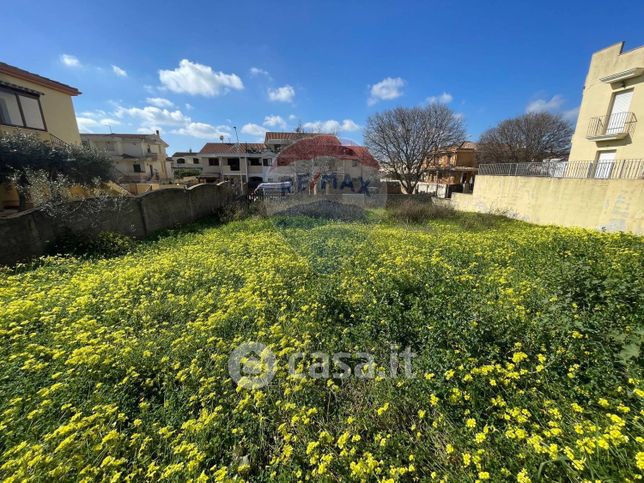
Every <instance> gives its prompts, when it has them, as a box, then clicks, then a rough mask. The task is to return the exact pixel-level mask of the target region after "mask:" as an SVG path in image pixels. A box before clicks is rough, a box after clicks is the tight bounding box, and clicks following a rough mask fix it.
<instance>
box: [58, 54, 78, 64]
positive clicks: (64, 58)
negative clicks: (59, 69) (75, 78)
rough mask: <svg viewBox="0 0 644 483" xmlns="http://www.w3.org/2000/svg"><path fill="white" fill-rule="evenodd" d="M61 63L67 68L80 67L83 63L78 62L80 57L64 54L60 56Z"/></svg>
mask: <svg viewBox="0 0 644 483" xmlns="http://www.w3.org/2000/svg"><path fill="white" fill-rule="evenodd" d="M60 61H61V62H62V63H63V64H65V65H66V66H67V67H80V65H81V63H80V60H78V57H75V56H73V55H69V54H63V55H61V56H60Z"/></svg>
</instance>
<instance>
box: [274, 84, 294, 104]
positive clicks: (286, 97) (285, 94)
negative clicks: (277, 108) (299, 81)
mask: <svg viewBox="0 0 644 483" xmlns="http://www.w3.org/2000/svg"><path fill="white" fill-rule="evenodd" d="M294 97H295V89H293V87H292V86H290V85H288V84H287V85H285V86H282V87H278V88H276V89H271V88H269V89H268V99H269V100H271V101H274V102H292V101H293V98H294Z"/></svg>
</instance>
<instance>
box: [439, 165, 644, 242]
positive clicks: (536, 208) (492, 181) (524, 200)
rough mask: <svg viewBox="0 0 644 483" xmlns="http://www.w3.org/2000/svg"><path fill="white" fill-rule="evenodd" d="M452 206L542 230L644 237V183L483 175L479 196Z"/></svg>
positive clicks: (459, 197) (463, 197) (461, 197)
mask: <svg viewBox="0 0 644 483" xmlns="http://www.w3.org/2000/svg"><path fill="white" fill-rule="evenodd" d="M451 205H452V206H453V207H454V208H455V209H457V210H461V211H475V212H479V213H495V212H497V213H500V214H505V215H506V216H510V217H512V218H517V219H520V220H524V221H528V222H530V223H536V224H538V225H560V226H576V227H581V228H590V229H593V230H605V231H628V232H632V233H636V234H639V235H644V180H637V179H567V178H531V177H522V176H480V175H479V176H477V178H476V185H475V186H474V193H473V194H471V195H468V194H462V193H454V194H452V201H451Z"/></svg>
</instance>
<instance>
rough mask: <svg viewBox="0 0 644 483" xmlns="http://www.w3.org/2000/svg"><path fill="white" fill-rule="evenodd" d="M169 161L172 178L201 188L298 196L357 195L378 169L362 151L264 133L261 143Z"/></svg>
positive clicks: (332, 141) (327, 140) (335, 142)
mask: <svg viewBox="0 0 644 483" xmlns="http://www.w3.org/2000/svg"><path fill="white" fill-rule="evenodd" d="M298 141H301V142H298ZM169 159H170V160H171V164H172V171H173V173H178V172H179V171H183V172H184V173H189V174H190V175H192V176H195V177H196V178H197V179H198V180H199V181H200V182H202V183H214V182H220V181H228V182H230V183H232V184H233V185H234V186H237V187H238V188H239V189H245V188H246V189H248V190H249V191H252V190H254V189H255V188H256V187H257V186H258V185H259V184H260V183H262V182H277V181H291V182H293V186H295V187H296V189H298V190H304V189H307V188H309V187H310V189H311V190H312V191H315V192H318V191H319V190H322V189H323V190H324V191H325V192H327V191H329V190H331V191H333V190H340V191H341V190H342V189H345V188H346V190H347V191H358V190H360V187H361V186H364V185H365V183H366V182H365V180H366V179H367V178H369V179H373V178H375V177H377V174H378V168H379V166H378V163H377V162H376V161H375V159H373V157H372V156H371V155H370V154H369V152H368V151H367V150H366V148H364V147H361V146H343V145H342V144H341V142H340V141H339V139H338V138H337V137H336V136H333V135H321V134H319V133H301V132H267V133H266V135H265V138H264V142H263V143H224V142H219V143H207V144H205V145H204V146H203V148H202V149H201V150H200V151H199V152H192V151H188V152H176V153H174V154H173V155H172V156H171V157H170V158H169ZM193 173H194V174H193Z"/></svg>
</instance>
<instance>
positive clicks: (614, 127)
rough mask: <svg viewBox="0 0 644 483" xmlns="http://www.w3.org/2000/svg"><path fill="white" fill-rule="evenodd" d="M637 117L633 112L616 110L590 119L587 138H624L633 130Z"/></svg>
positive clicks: (600, 139) (606, 139)
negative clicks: (607, 114)
mask: <svg viewBox="0 0 644 483" xmlns="http://www.w3.org/2000/svg"><path fill="white" fill-rule="evenodd" d="M636 122H637V118H636V117H635V114H633V113H632V112H616V113H613V114H611V115H609V116H599V117H593V118H591V119H590V124H589V125H588V131H586V138H588V139H593V140H598V141H602V140H604V141H608V140H612V139H622V138H625V137H626V136H627V135H629V134H630V133H631V132H633V128H634V127H635V123H636Z"/></svg>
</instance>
